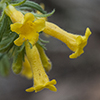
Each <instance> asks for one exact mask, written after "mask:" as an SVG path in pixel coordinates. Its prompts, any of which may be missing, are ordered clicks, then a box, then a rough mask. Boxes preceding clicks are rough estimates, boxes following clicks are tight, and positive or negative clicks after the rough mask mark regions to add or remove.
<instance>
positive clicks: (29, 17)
mask: <svg viewBox="0 0 100 100" xmlns="http://www.w3.org/2000/svg"><path fill="white" fill-rule="evenodd" d="M33 21H34V22H33ZM44 28H45V20H44V19H37V20H35V17H34V15H33V14H31V13H27V14H25V16H24V20H23V21H22V22H21V23H19V22H18V23H14V24H11V30H12V31H13V32H16V33H17V34H19V38H17V39H16V40H15V41H14V43H15V45H17V46H21V45H22V44H23V42H24V41H26V40H28V41H29V42H30V43H31V44H32V45H34V44H35V43H36V42H37V41H38V37H39V32H41V31H43V29H44Z"/></svg>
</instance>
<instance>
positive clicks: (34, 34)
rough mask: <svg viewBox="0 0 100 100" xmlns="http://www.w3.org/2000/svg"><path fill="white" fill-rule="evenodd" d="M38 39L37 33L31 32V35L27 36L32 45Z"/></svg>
mask: <svg viewBox="0 0 100 100" xmlns="http://www.w3.org/2000/svg"><path fill="white" fill-rule="evenodd" d="M38 39H39V34H38V33H33V35H32V37H30V38H28V40H29V42H30V43H31V44H32V45H34V44H35V43H36V42H37V41H38Z"/></svg>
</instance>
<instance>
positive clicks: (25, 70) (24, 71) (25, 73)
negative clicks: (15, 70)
mask: <svg viewBox="0 0 100 100" xmlns="http://www.w3.org/2000/svg"><path fill="white" fill-rule="evenodd" d="M24 59H25V61H24V62H23V68H22V71H21V75H22V76H25V77H26V78H28V79H32V70H31V66H30V63H29V61H28V59H27V57H26V56H25V58H24Z"/></svg>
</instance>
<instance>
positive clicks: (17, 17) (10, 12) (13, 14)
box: [4, 5, 24, 23]
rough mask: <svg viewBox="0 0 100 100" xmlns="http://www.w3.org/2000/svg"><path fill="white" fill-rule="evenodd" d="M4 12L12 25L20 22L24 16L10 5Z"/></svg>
mask: <svg viewBox="0 0 100 100" xmlns="http://www.w3.org/2000/svg"><path fill="white" fill-rule="evenodd" d="M4 11H5V13H6V15H7V16H9V17H10V19H11V20H12V22H13V23H15V22H21V21H22V20H23V18H24V15H23V14H22V13H21V12H20V11H18V10H16V9H15V7H13V6H12V5H8V6H7V7H6V8H5V10H4Z"/></svg>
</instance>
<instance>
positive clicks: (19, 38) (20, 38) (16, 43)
mask: <svg viewBox="0 0 100 100" xmlns="http://www.w3.org/2000/svg"><path fill="white" fill-rule="evenodd" d="M24 41H25V38H24V37H23V36H21V35H19V37H18V38H17V39H16V40H15V41H14V44H15V45H17V46H21V45H22V44H23V42H24Z"/></svg>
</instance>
